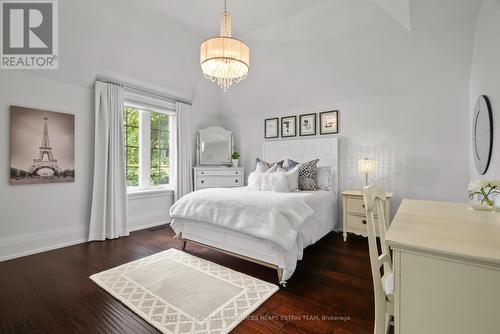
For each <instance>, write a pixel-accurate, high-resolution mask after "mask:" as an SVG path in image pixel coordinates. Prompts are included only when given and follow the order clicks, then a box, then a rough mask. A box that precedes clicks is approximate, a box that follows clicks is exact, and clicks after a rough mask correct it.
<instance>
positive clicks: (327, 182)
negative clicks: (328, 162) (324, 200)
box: [316, 166, 334, 191]
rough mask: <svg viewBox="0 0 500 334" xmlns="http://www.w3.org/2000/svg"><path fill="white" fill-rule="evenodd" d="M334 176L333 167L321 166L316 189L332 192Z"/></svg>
mask: <svg viewBox="0 0 500 334" xmlns="http://www.w3.org/2000/svg"><path fill="white" fill-rule="evenodd" d="M333 174H334V173H333V170H332V166H319V167H318V174H317V175H316V187H317V188H318V189H321V190H326V191H329V190H332V189H331V188H332V180H333Z"/></svg>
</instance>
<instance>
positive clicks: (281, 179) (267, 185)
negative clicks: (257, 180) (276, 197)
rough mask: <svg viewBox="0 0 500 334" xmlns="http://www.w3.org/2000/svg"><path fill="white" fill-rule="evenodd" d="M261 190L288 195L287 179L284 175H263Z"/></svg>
mask: <svg viewBox="0 0 500 334" xmlns="http://www.w3.org/2000/svg"><path fill="white" fill-rule="evenodd" d="M261 180H262V183H261V190H262V191H274V192H278V193H289V192H290V188H289V187H288V179H287V177H286V175H285V173H264V174H263V175H262V179H261Z"/></svg>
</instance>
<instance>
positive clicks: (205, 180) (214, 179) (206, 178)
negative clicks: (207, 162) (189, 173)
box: [193, 166, 245, 190]
mask: <svg viewBox="0 0 500 334" xmlns="http://www.w3.org/2000/svg"><path fill="white" fill-rule="evenodd" d="M193 170H194V182H193V183H194V190H200V189H205V188H234V187H243V185H244V183H245V182H244V180H245V169H244V168H243V167H237V168H233V167H205V166H197V167H194V168H193Z"/></svg>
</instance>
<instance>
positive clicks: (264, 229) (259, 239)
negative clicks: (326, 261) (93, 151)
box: [171, 138, 339, 285]
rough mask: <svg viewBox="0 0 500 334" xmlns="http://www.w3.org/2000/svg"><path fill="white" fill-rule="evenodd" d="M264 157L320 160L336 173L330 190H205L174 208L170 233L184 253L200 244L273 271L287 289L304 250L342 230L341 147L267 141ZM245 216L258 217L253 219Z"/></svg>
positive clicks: (329, 141) (333, 141)
mask: <svg viewBox="0 0 500 334" xmlns="http://www.w3.org/2000/svg"><path fill="white" fill-rule="evenodd" d="M262 152H263V155H262V159H264V160H265V161H279V160H284V159H293V160H295V161H301V162H304V161H310V160H313V159H316V158H318V159H320V161H319V163H318V166H331V167H332V172H333V173H332V180H331V187H330V190H329V191H326V190H318V191H311V192H304V191H302V192H293V193H273V192H261V191H252V190H249V189H248V188H246V187H244V188H230V189H225V188H212V189H203V190H199V191H196V192H194V193H192V194H190V197H189V198H188V199H186V200H184V201H182V199H181V200H180V201H179V202H180V204H179V202H178V203H176V205H174V208H175V207H176V206H177V207H176V209H175V210H174V211H175V212H174V213H173V214H172V217H173V218H172V222H171V227H172V228H173V230H174V231H175V233H176V234H177V235H178V236H179V238H180V239H182V241H183V242H184V245H183V247H185V245H186V243H193V244H200V245H203V246H206V247H209V248H212V249H215V250H217V251H220V252H223V253H226V254H229V255H232V256H236V257H239V258H243V259H245V260H248V261H252V262H256V263H258V264H261V265H265V266H268V267H271V268H274V269H276V270H277V273H278V280H279V282H280V283H281V284H283V285H284V284H285V283H286V280H287V279H289V278H290V277H291V276H292V274H293V272H294V270H295V268H296V266H297V261H298V260H301V259H302V255H303V249H304V248H306V247H307V246H309V245H311V244H314V243H315V242H316V241H318V240H319V239H321V238H322V237H323V236H325V235H326V234H328V233H329V232H331V231H333V230H339V224H338V141H337V138H326V139H325V138H317V139H307V140H287V141H266V142H264V143H263V150H262ZM188 196H189V195H188ZM235 208H236V209H235ZM256 208H258V209H256ZM275 208H276V210H275ZM280 210H281V213H280V214H276V211H280ZM207 211H210V212H209V213H207ZM245 211H252V212H254V213H256V212H257V213H258V215H257V216H255V218H254V217H253V216H249V214H248V212H245ZM276 216H278V218H276ZM282 216H286V219H284V218H283V217H282ZM297 216H301V217H297ZM251 219H254V220H255V221H251ZM276 219H278V220H279V221H278V222H277V223H276V224H275V223H274V220H276ZM259 222H260V223H259ZM294 232H296V233H294Z"/></svg>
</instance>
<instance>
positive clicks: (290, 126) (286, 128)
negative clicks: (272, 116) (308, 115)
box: [281, 116, 297, 138]
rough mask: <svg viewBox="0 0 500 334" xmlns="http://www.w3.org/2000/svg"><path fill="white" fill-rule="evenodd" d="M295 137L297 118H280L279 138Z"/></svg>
mask: <svg viewBox="0 0 500 334" xmlns="http://www.w3.org/2000/svg"><path fill="white" fill-rule="evenodd" d="M296 136H297V116H286V117H281V138H287V137H296Z"/></svg>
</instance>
